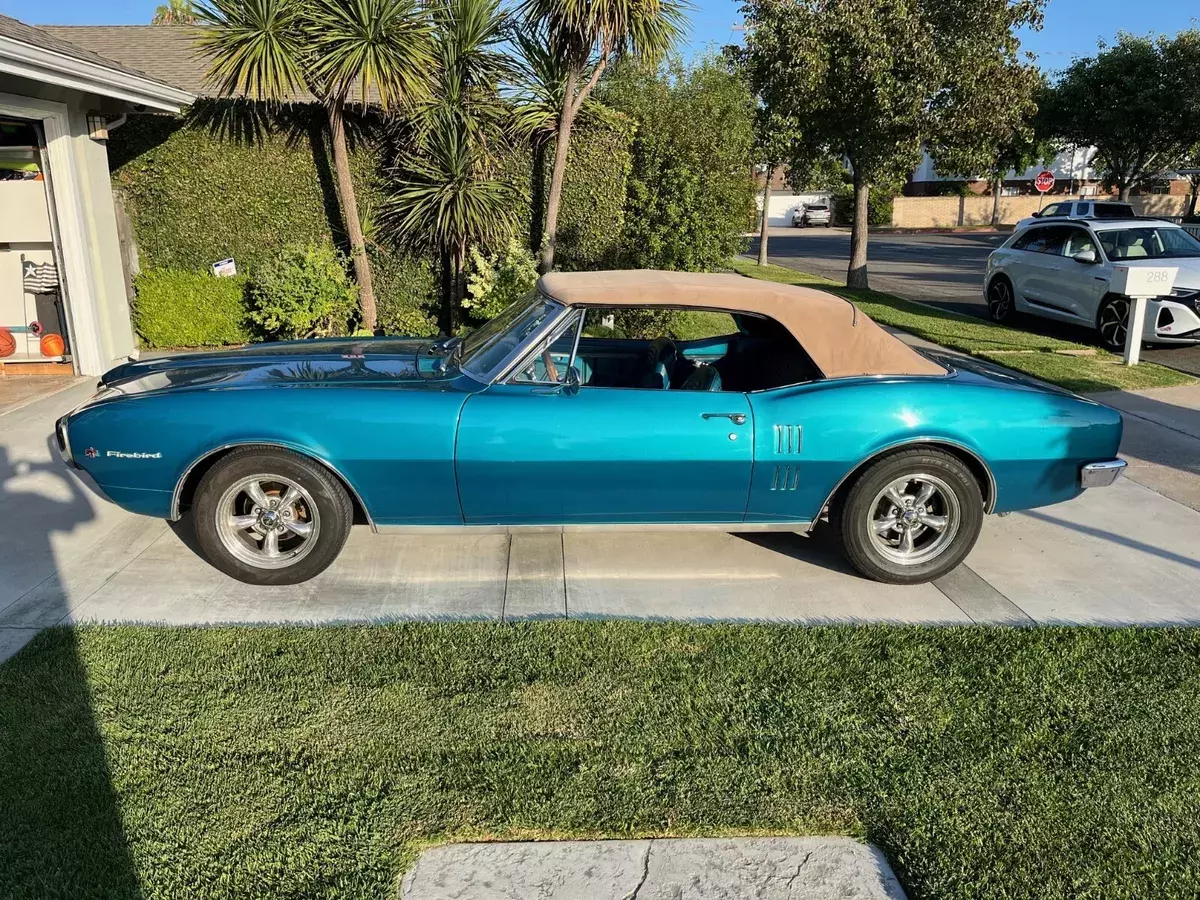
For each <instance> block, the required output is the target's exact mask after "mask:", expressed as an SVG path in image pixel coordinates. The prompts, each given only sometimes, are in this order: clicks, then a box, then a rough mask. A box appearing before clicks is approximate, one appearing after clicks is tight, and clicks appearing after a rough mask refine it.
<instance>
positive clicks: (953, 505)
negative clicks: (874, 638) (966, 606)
mask: <svg viewBox="0 0 1200 900" xmlns="http://www.w3.org/2000/svg"><path fill="white" fill-rule="evenodd" d="M830 520H831V523H832V525H833V529H834V533H835V535H836V536H837V541H838V543H839V545H840V546H841V549H842V553H843V554H844V555H845V557H846V559H847V560H848V561H849V563H850V564H851V565H852V566H854V568H855V569H857V570H858V571H859V572H861V573H862V574H863V575H866V576H867V577H868V578H873V579H875V580H876V581H884V582H888V583H890V584H919V583H921V582H926V581H933V580H934V579H937V578H940V577H941V576H942V575H945V574H946V573H947V572H949V571H950V570H951V569H953V568H955V567H956V566H957V565H958V564H959V563H961V562H962V561H963V559H964V558H965V557H966V555H967V554H968V553H970V552H971V548H972V547H974V546H975V541H976V540H977V539H978V537H979V530H980V528H981V527H982V525H983V495H982V493H981V491H980V488H979V483H978V482H977V481H976V480H975V476H974V475H973V474H972V473H971V471H970V469H968V468H967V467H966V465H965V464H964V463H963V462H962V460H960V459H959V458H958V457H956V456H954V455H952V454H950V453H947V452H945V451H943V450H934V449H914V450H900V451H897V452H895V453H890V454H888V455H887V456H884V457H882V458H881V459H879V460H877V461H876V462H874V463H872V464H871V465H870V466H868V467H867V468H866V469H865V470H864V471H863V472H862V473H861V474H860V475H859V476H858V477H857V478H856V479H855V480H854V482H853V483H852V484H851V485H850V487H849V489H848V490H847V491H845V492H844V493H843V494H842V497H841V499H840V502H838V503H837V504H836V505H835V506H834V508H833V509H832V510H831V514H830Z"/></svg>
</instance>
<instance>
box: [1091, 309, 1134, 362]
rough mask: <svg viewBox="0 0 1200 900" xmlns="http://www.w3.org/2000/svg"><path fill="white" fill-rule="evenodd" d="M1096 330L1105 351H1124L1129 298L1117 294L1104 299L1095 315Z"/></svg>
mask: <svg viewBox="0 0 1200 900" xmlns="http://www.w3.org/2000/svg"><path fill="white" fill-rule="evenodd" d="M1096 330H1097V331H1099V332H1100V342H1101V343H1102V344H1104V346H1105V348H1106V349H1108V350H1112V351H1113V352H1114V353H1121V352H1122V351H1124V349H1125V334H1126V332H1127V331H1128V330H1129V298H1127V297H1122V296H1121V295H1119V294H1109V295H1108V296H1107V297H1105V298H1104V302H1103V303H1101V304H1100V311H1099V312H1098V313H1096Z"/></svg>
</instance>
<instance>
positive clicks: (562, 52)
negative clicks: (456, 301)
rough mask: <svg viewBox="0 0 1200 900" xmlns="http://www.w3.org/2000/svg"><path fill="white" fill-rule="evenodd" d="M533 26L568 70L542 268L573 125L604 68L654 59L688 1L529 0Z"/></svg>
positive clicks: (548, 258) (550, 249) (550, 262)
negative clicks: (632, 60) (635, 59)
mask: <svg viewBox="0 0 1200 900" xmlns="http://www.w3.org/2000/svg"><path fill="white" fill-rule="evenodd" d="M522 8H523V13H524V17H525V20H526V22H528V23H529V24H530V25H531V26H532V27H540V28H543V29H545V33H546V35H547V37H548V38H549V46H550V47H551V49H552V51H553V53H554V54H555V55H556V56H557V57H559V58H560V59H561V60H562V62H563V66H564V68H565V69H566V80H565V82H564V84H563V91H562V105H561V108H560V109H559V110H558V127H557V129H556V133H557V137H558V141H557V143H556V145H555V148H554V168H553V169H552V170H551V174H550V195H549V197H548V198H547V200H546V240H545V246H544V247H543V248H542V258H541V262H540V264H539V266H538V269H539V271H541V272H543V273H544V272H548V271H550V269H551V268H553V266H554V241H555V236H556V233H557V231H558V210H559V206H560V205H561V203H562V188H563V176H564V174H565V173H566V169H567V151H568V149H569V145H570V141H571V127H572V126H573V125H574V123H575V118H576V116H577V115H578V114H579V111H580V109H581V108H582V106H583V104H584V102H585V101H586V100H587V98H588V96H589V95H590V94H591V93H592V90H593V89H594V88H595V87H596V83H597V82H599V80H600V76H601V75H602V74H604V70H605V69H606V68H607V67H608V66H609V65H610V64H612V63H613V62H615V61H616V60H618V59H620V58H621V57H623V56H635V57H648V58H653V57H656V56H659V55H660V54H662V53H664V52H666V50H667V49H669V48H670V46H671V45H672V44H673V43H674V41H675V39H676V37H677V36H678V35H679V32H680V26H681V25H682V22H683V10H684V8H685V7H684V0H525V2H524V4H523V7H522Z"/></svg>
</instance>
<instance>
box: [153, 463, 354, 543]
mask: <svg viewBox="0 0 1200 900" xmlns="http://www.w3.org/2000/svg"><path fill="white" fill-rule="evenodd" d="M247 447H262V448H263V449H266V450H286V451H288V452H289V453H295V454H297V455H299V456H303V457H304V458H306V459H308V460H311V461H312V462H315V463H316V464H317V465H319V466H321V467H322V468H324V469H325V470H326V471H328V472H329V474H331V475H332V476H333V477H334V478H336V479H337V480H338V483H339V484H341V486H342V487H343V488H345V489H346V493H347V494H348V495H349V497H350V505H351V506H352V507H353V508H354V520H355V522H359V521H364V522H366V524H368V525H370V526H371V530H372V531H376V530H377V528H376V526H375V521H374V519H372V518H371V512H370V510H368V509H367V505H366V503H364V502H363V499H362V497H361V496H360V495H359V493H358V491H357V490H356V489H355V488H354V485H352V484H351V483H350V480H349V479H348V478H346V476H345V475H343V474H342V473H341V472H340V471H338V469H337V467H336V466H334V465H333V464H332V463H331V462H329V461H328V460H326V459H322V458H321V457H320V456H318V455H317V454H315V453H313V452H312V451H310V450H307V449H305V448H304V447H298V446H295V445H290V444H284V443H280V442H278V441H239V442H237V443H232V444H222V445H221V446H219V447H214V448H212V449H211V450H207V451H205V452H204V453H203V454H201V455H200V456H199V457H197V458H196V459H195V460H193V461H192V463H191V464H190V465H189V466H188V467H187V468H186V469H185V470H184V472H183V475H181V476H180V478H179V480H178V481H177V482H176V483H175V490H174V492H173V493H172V495H171V515H170V518H171V521H172V522H174V521H177V520H178V519H179V517H180V516H182V515H183V511H184V510H185V509H187V508H188V507H190V506H191V505H192V500H193V498H194V497H195V494H196V488H197V486H198V485H199V484H200V480H201V479H202V478H203V477H204V476H205V474H206V473H207V472H208V471H209V469H211V468H212V467H213V466H215V465H216V464H217V463H218V462H220V461H221V460H222V459H224V458H225V457H226V456H228V455H229V454H230V453H232V452H233V451H235V450H243V449H245V448H247Z"/></svg>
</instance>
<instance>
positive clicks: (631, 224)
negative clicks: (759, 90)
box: [600, 56, 754, 271]
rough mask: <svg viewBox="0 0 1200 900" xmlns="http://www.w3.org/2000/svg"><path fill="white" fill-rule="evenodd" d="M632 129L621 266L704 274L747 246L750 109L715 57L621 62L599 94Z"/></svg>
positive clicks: (742, 89) (744, 92)
mask: <svg viewBox="0 0 1200 900" xmlns="http://www.w3.org/2000/svg"><path fill="white" fill-rule="evenodd" d="M600 97H601V99H602V100H603V101H604V102H605V103H606V104H607V105H609V106H611V107H612V108H613V109H616V110H618V111H620V112H622V113H624V114H626V115H627V116H629V117H630V118H631V119H633V121H634V122H635V123H636V127H637V130H636V133H635V137H634V142H633V148H632V153H633V165H632V170H631V172H630V174H629V179H628V182H627V184H628V188H627V194H626V200H625V226H624V229H623V232H622V236H621V246H622V262H623V264H624V265H626V266H629V267H633V268H656V269H680V270H684V271H705V270H711V269H714V268H717V267H720V266H723V265H725V264H726V262H727V261H728V259H729V257H730V256H731V255H732V254H734V253H736V252H738V251H740V250H741V249H742V248H743V247H744V246H745V244H744V242H743V239H742V237H741V235H742V233H743V232H744V231H745V229H746V223H747V222H748V221H750V219H751V216H752V215H753V210H754V182H753V180H752V179H751V176H750V172H751V166H752V163H753V161H754V103H753V99H752V98H751V96H750V92H749V89H748V88H747V86H746V83H745V81H744V80H743V79H742V78H741V77H740V75H739V74H738V73H737V72H735V71H732V70H731V69H730V67H729V66H728V65H727V64H726V63H725V62H723V61H722V60H721V59H720V58H717V57H714V56H706V57H704V58H702V59H701V60H699V61H698V62H697V63H695V64H693V65H691V66H687V65H684V64H683V63H682V62H680V61H678V60H672V61H670V62H669V63H668V64H666V65H663V66H649V65H646V64H643V63H637V62H632V61H631V62H627V63H625V64H623V65H620V66H618V67H616V69H615V71H614V72H613V75H612V76H611V77H610V78H609V79H607V80H606V81H605V82H604V84H603V88H602V91H601V93H600Z"/></svg>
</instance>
